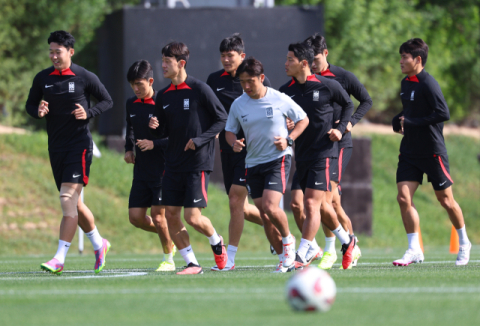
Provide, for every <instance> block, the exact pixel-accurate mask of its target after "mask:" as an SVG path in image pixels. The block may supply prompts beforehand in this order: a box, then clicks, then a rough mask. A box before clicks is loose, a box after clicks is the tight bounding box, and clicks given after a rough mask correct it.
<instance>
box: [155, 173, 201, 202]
mask: <svg viewBox="0 0 480 326" xmlns="http://www.w3.org/2000/svg"><path fill="white" fill-rule="evenodd" d="M209 178H210V172H205V171H200V172H172V171H165V174H164V175H163V180H162V188H163V189H162V205H165V206H183V207H185V208H189V207H207V202H208V197H207V189H208V180H209Z"/></svg>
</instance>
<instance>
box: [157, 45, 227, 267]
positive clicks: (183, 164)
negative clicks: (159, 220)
mask: <svg viewBox="0 0 480 326" xmlns="http://www.w3.org/2000/svg"><path fill="white" fill-rule="evenodd" d="M189 54H190V52H189V50H188V48H187V46H186V45H185V44H183V43H180V42H171V43H169V44H167V45H165V46H164V47H163V49H162V69H163V76H164V77H165V78H168V79H170V80H171V84H170V85H169V86H168V87H166V88H164V89H162V90H161V91H159V92H158V95H157V98H156V101H155V114H154V117H152V118H151V119H150V122H149V126H150V128H152V129H156V130H155V131H157V134H158V135H160V136H162V137H168V145H167V149H166V151H165V175H164V177H163V189H162V204H163V205H165V210H166V211H165V213H166V214H165V215H166V218H167V222H168V229H169V231H170V236H171V237H172V240H173V242H174V243H175V245H176V246H177V247H178V249H179V251H180V254H181V255H182V257H183V258H184V259H185V261H186V263H187V266H186V267H185V269H184V270H183V271H181V272H178V273H177V274H180V275H182V274H202V273H203V270H202V267H200V265H199V264H198V261H197V259H196V258H195V254H194V253H193V250H192V247H191V246H190V239H189V236H188V233H187V229H186V228H185V226H184V225H183V223H182V220H181V211H182V207H184V208H185V210H184V217H185V221H186V222H187V223H188V224H190V225H191V226H192V227H193V228H194V229H195V230H197V231H198V232H200V233H202V234H204V235H205V236H207V237H208V240H209V242H210V245H211V246H212V250H213V254H214V257H215V262H216V263H217V266H218V268H219V269H223V268H224V267H225V265H226V264H227V252H226V250H225V246H224V245H223V239H222V237H221V236H219V235H218V234H217V232H216V231H215V229H214V228H213V226H212V223H211V222H210V220H209V219H208V218H207V217H205V216H202V208H204V207H207V201H208V198H207V187H208V180H209V175H210V172H211V171H212V170H213V161H214V151H215V142H214V141H215V137H216V135H218V134H219V133H220V132H221V131H222V130H223V128H224V127H225V122H226V120H227V113H226V112H225V109H224V108H223V106H222V104H221V103H220V101H219V100H218V98H217V97H216V96H215V94H214V93H213V91H212V89H211V88H210V87H208V85H207V84H205V83H203V82H201V81H199V80H197V79H196V78H194V77H192V76H187V72H186V70H185V67H186V65H187V62H188V57H189Z"/></svg>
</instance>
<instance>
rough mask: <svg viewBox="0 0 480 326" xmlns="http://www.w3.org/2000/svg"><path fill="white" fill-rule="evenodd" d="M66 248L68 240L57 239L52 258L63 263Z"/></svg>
mask: <svg viewBox="0 0 480 326" xmlns="http://www.w3.org/2000/svg"><path fill="white" fill-rule="evenodd" d="M68 249H70V242H67V241H63V240H58V249H57V253H56V254H55V256H54V257H53V258H55V259H57V260H58V261H59V262H60V264H65V257H66V256H67V252H68Z"/></svg>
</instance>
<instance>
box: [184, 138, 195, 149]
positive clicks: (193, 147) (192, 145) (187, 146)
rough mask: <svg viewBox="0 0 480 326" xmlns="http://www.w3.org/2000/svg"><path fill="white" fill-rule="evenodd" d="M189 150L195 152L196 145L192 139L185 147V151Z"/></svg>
mask: <svg viewBox="0 0 480 326" xmlns="http://www.w3.org/2000/svg"><path fill="white" fill-rule="evenodd" d="M189 149H191V150H195V143H194V142H193V140H192V139H190V140H189V141H188V143H187V145H186V146H185V149H184V150H185V151H188V150H189Z"/></svg>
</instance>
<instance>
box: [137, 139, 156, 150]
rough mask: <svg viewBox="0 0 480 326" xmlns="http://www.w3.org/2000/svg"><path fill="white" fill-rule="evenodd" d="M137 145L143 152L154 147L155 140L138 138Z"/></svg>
mask: <svg viewBox="0 0 480 326" xmlns="http://www.w3.org/2000/svg"><path fill="white" fill-rule="evenodd" d="M136 145H137V146H138V148H140V150H141V151H142V152H145V151H149V150H152V149H153V147H154V145H153V141H151V140H148V139H137V143H136Z"/></svg>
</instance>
